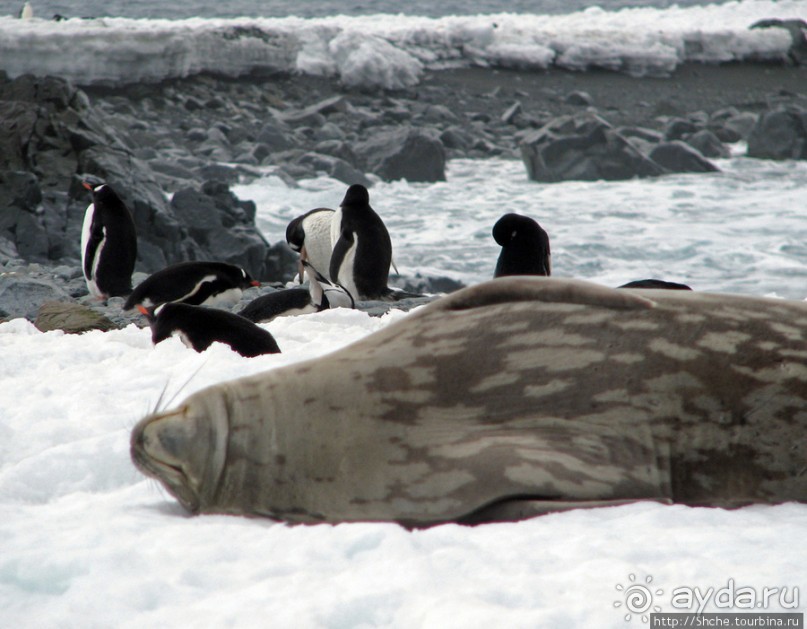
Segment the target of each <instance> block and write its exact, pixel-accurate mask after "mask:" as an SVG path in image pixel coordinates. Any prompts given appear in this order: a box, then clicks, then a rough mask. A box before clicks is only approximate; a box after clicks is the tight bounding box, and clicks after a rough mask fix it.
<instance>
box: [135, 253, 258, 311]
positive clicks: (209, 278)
mask: <svg viewBox="0 0 807 629" xmlns="http://www.w3.org/2000/svg"><path fill="white" fill-rule="evenodd" d="M260 285H261V283H260V282H259V281H257V280H254V279H252V276H251V275H250V274H249V273H247V272H246V271H245V270H244V269H242V268H241V267H240V266H236V265H234V264H228V263H226V262H202V261H191V262H179V263H177V264H172V265H171V266H167V267H165V268H164V269H162V270H160V271H157V272H156V273H152V274H151V275H149V276H148V277H147V278H146V279H145V280H143V281H142V282H141V283H140V284H138V285H137V287H136V288H135V289H134V291H132V294H131V295H129V298H128V299H127V300H126V303H125V304H123V309H124V310H131V309H132V308H134V307H135V306H138V305H142V306H144V307H146V308H151V307H154V306H159V305H160V304H165V303H169V302H182V303H185V304H190V305H192V306H228V305H232V304H234V303H236V302H237V301H238V300H239V299H241V294H242V293H243V291H244V290H245V289H247V288H250V287H251V286H260Z"/></svg>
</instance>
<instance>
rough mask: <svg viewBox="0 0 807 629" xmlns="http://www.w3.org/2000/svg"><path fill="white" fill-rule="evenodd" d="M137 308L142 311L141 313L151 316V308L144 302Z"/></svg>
mask: <svg viewBox="0 0 807 629" xmlns="http://www.w3.org/2000/svg"><path fill="white" fill-rule="evenodd" d="M137 309H138V310H139V311H140V314H142V315H146V316H147V317H148V316H149V310H148V308H146V307H145V306H144V305H143V304H137Z"/></svg>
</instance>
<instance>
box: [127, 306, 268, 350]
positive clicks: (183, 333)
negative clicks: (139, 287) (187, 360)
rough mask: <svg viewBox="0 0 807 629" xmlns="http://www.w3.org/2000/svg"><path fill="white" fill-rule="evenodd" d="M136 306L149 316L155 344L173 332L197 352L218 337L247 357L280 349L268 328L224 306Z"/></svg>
mask: <svg viewBox="0 0 807 629" xmlns="http://www.w3.org/2000/svg"><path fill="white" fill-rule="evenodd" d="M138 309H139V310H140V312H142V313H143V314H144V315H146V317H147V318H148V320H149V326H150V327H151V341H152V343H154V344H155V345H157V343H161V342H162V341H164V340H165V339H167V338H168V337H169V336H172V335H174V334H176V335H178V336H179V337H180V338H181V339H182V342H183V343H184V344H185V345H187V346H188V347H191V348H193V349H195V350H196V351H197V352H203V351H205V350H206V349H207V348H208V347H210V345H211V344H212V343H213V342H215V341H218V342H219V343H225V344H226V345H229V346H230V347H231V348H232V350H233V351H235V352H238V353H239V354H241V355H242V356H247V357H252V356H259V355H260V354H278V353H280V348H279V347H278V346H277V342H276V341H275V338H274V337H273V336H272V335H271V334H270V333H269V332H267V331H266V330H264V329H263V328H260V327H258V326H257V325H255V324H254V323H253V322H252V321H249V320H247V319H245V318H244V317H241V316H239V315H237V314H233V313H232V312H227V311H226V310H218V309H216V308H205V307H203V306H191V305H188V304H181V303H166V304H162V305H160V306H157V307H156V308H145V307H143V306H138Z"/></svg>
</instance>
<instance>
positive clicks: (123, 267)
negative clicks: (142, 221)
mask: <svg viewBox="0 0 807 629" xmlns="http://www.w3.org/2000/svg"><path fill="white" fill-rule="evenodd" d="M82 185H83V186H84V187H85V188H86V189H87V190H89V191H90V192H92V203H90V205H89V206H88V207H87V211H86V212H85V213H84V224H83V226H82V228H81V268H82V270H83V272H84V279H85V281H86V282H87V289H88V290H89V291H90V294H91V295H93V296H95V297H97V298H98V299H106V298H108V297H120V296H123V295H128V294H129V293H130V292H132V273H133V272H134V267H135V261H136V259H137V232H136V230H135V224H134V220H133V219H132V215H131V213H130V212H129V209H128V208H127V207H126V204H125V203H124V202H123V201H122V200H121V198H120V197H119V196H118V195H117V193H116V192H115V191H114V190H113V189H112V187H111V186H110V185H109V184H106V183H94V184H93V183H89V182H87V181H84V182H82Z"/></svg>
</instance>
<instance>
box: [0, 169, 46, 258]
mask: <svg viewBox="0 0 807 629" xmlns="http://www.w3.org/2000/svg"><path fill="white" fill-rule="evenodd" d="M41 202H42V191H41V190H40V188H39V182H38V180H37V178H36V176H34V175H33V174H32V173H30V172H25V171H0V236H2V237H3V238H4V239H5V240H7V241H8V242H9V243H11V244H12V245H13V247H14V250H15V251H16V253H17V254H18V255H20V256H22V257H23V258H26V259H29V260H35V261H39V262H43V261H46V260H48V257H49V253H50V241H49V239H48V234H47V230H46V227H45V223H44V219H43V213H42V211H41V207H40V203H41Z"/></svg>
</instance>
